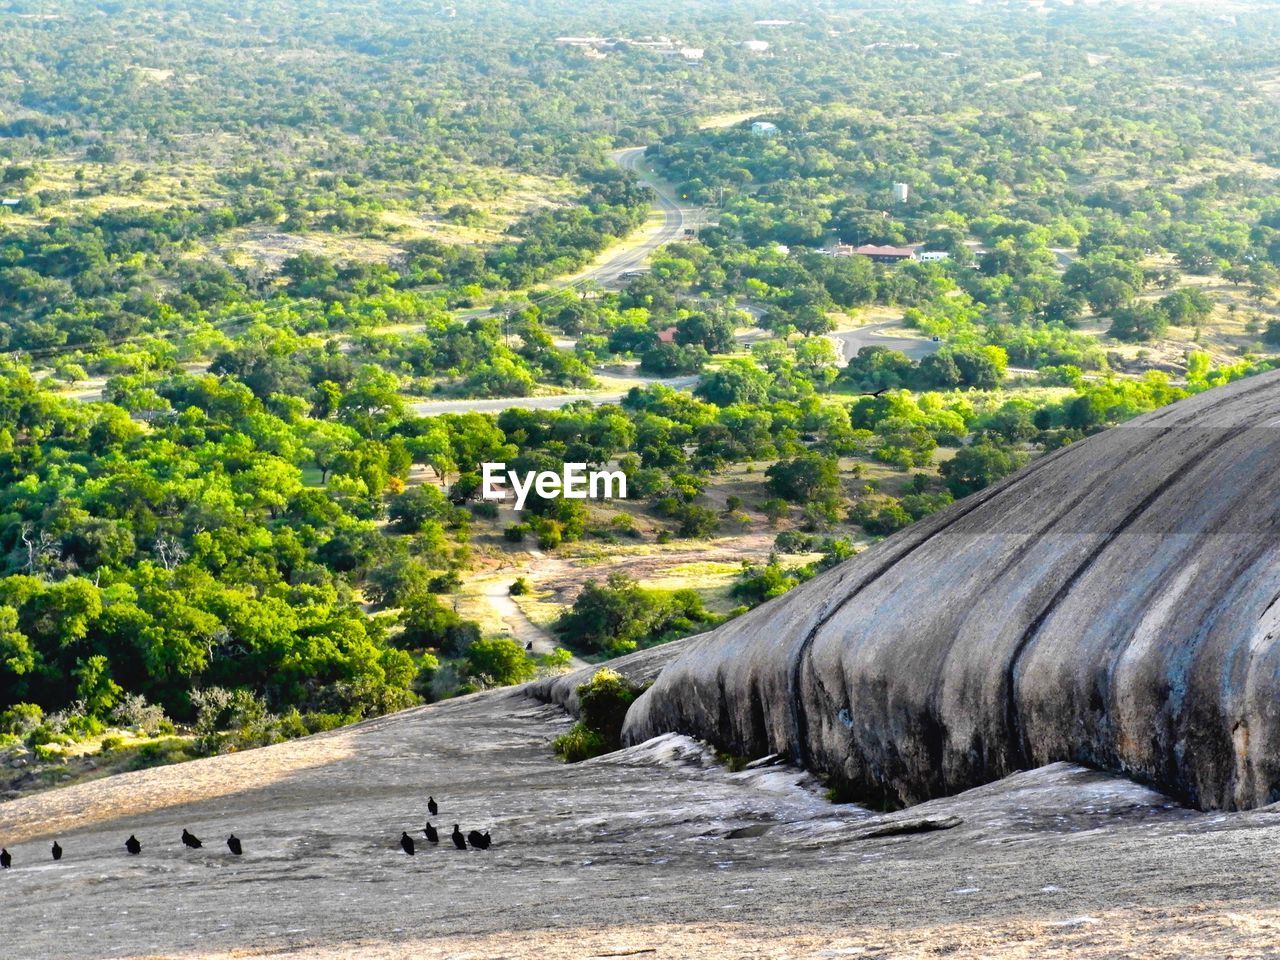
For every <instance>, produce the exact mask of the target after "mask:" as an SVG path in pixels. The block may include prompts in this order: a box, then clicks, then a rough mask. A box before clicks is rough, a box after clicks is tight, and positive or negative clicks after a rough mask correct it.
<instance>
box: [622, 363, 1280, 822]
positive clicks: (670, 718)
mask: <svg viewBox="0 0 1280 960" xmlns="http://www.w3.org/2000/svg"><path fill="white" fill-rule="evenodd" d="M1278 423H1280V372H1273V373H1267V374H1264V375H1261V376H1258V377H1254V378H1250V379H1246V380H1241V381H1237V382H1235V383H1232V384H1229V385H1227V386H1224V387H1220V388H1218V389H1215V390H1211V391H1207V392H1205V393H1202V394H1199V395H1197V396H1195V397H1192V398H1190V399H1187V400H1183V401H1181V402H1179V403H1176V404H1173V405H1171V406H1169V407H1166V408H1164V409H1161V410H1158V411H1155V412H1153V413H1150V414H1148V415H1146V416H1143V417H1140V418H1138V419H1136V420H1133V421H1130V422H1128V423H1126V424H1124V425H1122V426H1119V427H1116V428H1114V429H1111V430H1108V431H1106V432H1104V433H1101V434H1098V435H1096V436H1094V437H1091V438H1089V439H1088V440H1085V441H1083V442H1081V443H1077V444H1074V445H1072V446H1070V447H1067V448H1064V449H1062V450H1059V451H1057V452H1055V453H1053V454H1050V455H1048V456H1045V457H1043V458H1041V459H1039V460H1037V461H1036V462H1034V463H1033V464H1032V465H1030V466H1029V467H1028V468H1026V469H1024V470H1022V471H1021V472H1019V473H1017V474H1015V475H1013V476H1011V477H1009V478H1006V479H1005V480H1003V481H1001V482H1000V483H998V484H995V485H993V486H992V487H989V488H988V489H986V490H984V491H982V492H980V493H978V494H975V495H974V496H972V497H969V498H967V499H965V500H963V501H960V502H958V503H956V504H953V505H952V506H951V507H949V508H948V509H946V510H944V511H941V512H940V513H938V514H935V515H933V516H932V517H929V518H927V519H926V520H924V521H921V522H920V523H917V524H915V525H913V526H912V527H909V528H908V529H906V530H903V531H902V532H900V533H898V534H896V535H894V536H892V537H890V538H888V539H887V540H885V541H883V542H882V543H879V544H877V545H876V546H875V547H873V548H871V549H869V550H866V551H865V552H863V553H861V554H860V555H858V556H857V557H854V558H853V559H851V560H849V561H847V562H845V563H844V564H842V565H840V566H839V567H836V568H834V569H832V570H830V571H828V572H826V573H825V574H823V575H822V576H820V577H817V578H815V579H814V580H811V581H809V582H808V583H806V584H804V585H803V586H801V587H799V588H797V589H795V590H793V591H791V592H790V593H788V594H786V595H785V596H783V597H780V598H778V599H777V600H774V601H772V602H770V603H768V604H765V605H764V606H762V607H759V608H757V609H756V610H754V611H752V612H751V613H749V614H747V615H745V616H742V617H740V618H738V619H736V620H734V621H731V622H730V623H728V624H725V625H724V626H723V627H720V628H719V629H718V630H715V631H713V632H711V633H710V634H708V635H706V637H705V638H703V639H701V640H700V641H699V642H698V643H697V644H694V645H690V646H687V647H686V648H684V649H683V650H682V651H680V652H679V653H678V654H677V655H676V656H674V658H673V659H672V660H671V662H669V663H668V664H667V665H666V666H665V667H664V668H663V669H662V671H661V672H660V673H659V675H658V677H657V680H656V682H655V683H654V685H653V687H652V688H651V689H650V690H649V691H648V692H647V693H645V694H644V696H643V697H641V698H640V699H639V700H638V701H637V702H636V704H635V705H634V706H633V707H632V710H631V712H630V714H629V715H628V718H627V725H626V729H625V731H624V736H625V738H626V740H627V742H630V743H636V742H639V741H642V740H644V739H646V738H648V737H651V736H655V735H657V734H661V733H667V732H679V733H687V734H692V735H695V736H698V737H702V738H704V739H707V740H709V741H711V742H713V743H715V744H717V745H719V746H721V747H723V748H725V749H728V750H730V751H732V752H734V753H737V754H740V755H745V756H750V757H758V756H763V755H766V754H770V753H787V754H790V755H792V756H793V757H794V758H795V759H796V760H798V761H799V762H800V763H802V764H803V765H805V766H807V767H809V768H810V769H813V770H815V771H816V772H819V773H821V774H824V775H825V776H827V777H828V778H830V779H831V781H832V782H833V783H835V784H836V785H838V786H840V787H843V788H845V789H846V790H847V791H848V792H849V793H851V794H852V795H854V796H863V797H867V798H871V799H880V800H885V801H889V802H896V803H915V802H919V801H923V800H926V799H929V798H932V797H936V796H941V795H948V794H952V793H956V792H959V791H961V790H965V789H968V788H970V787H974V786H977V785H980V784H982V783H986V782H989V781H992V780H995V779H998V778H1000V777H1003V776H1006V775H1008V774H1010V773H1012V772H1014V771H1016V770H1019V769H1025V768H1030V767H1035V766H1040V765H1043V764H1047V763H1052V762H1055V761H1061V760H1067V761H1074V762H1077V763H1084V764H1088V765H1092V766H1095V767H1098V768H1102V769H1105V770H1110V771H1115V772H1119V773H1124V774H1128V775H1130V776H1133V777H1135V778H1136V779H1139V780H1142V781H1145V782H1148V783H1151V784H1154V785H1156V786H1158V787H1160V788H1161V789H1164V790H1166V791H1168V792H1171V793H1173V794H1174V795H1176V796H1179V797H1181V798H1183V799H1184V800H1186V801H1188V802H1190V803H1192V804H1194V805H1197V806H1200V807H1203V808H1225V809H1236V808H1251V807H1256V806H1260V805H1263V804H1267V803H1271V802H1274V801H1276V800H1277V799H1280V642H1277V633H1278V632H1280V606H1278V605H1277V600H1278V599H1280V538H1278V537H1277V529H1278V523H1280V429H1277V424H1278Z"/></svg>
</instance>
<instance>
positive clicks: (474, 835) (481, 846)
mask: <svg viewBox="0 0 1280 960" xmlns="http://www.w3.org/2000/svg"><path fill="white" fill-rule="evenodd" d="M467 843H469V844H471V849H473V850H488V849H489V840H488V838H487V837H486V836H485V835H484V834H483V833H481V832H480V831H479V830H472V831H471V832H470V833H468V834H467Z"/></svg>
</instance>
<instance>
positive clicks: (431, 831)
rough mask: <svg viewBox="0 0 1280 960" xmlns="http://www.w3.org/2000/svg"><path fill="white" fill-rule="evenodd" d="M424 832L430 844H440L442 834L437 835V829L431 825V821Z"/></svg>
mask: <svg viewBox="0 0 1280 960" xmlns="http://www.w3.org/2000/svg"><path fill="white" fill-rule="evenodd" d="M422 832H423V833H425V834H426V835H427V842H428V843H439V842H440V834H438V833H436V828H435V827H433V826H432V825H431V821H430V820H428V821H427V829H425V830H423V831H422Z"/></svg>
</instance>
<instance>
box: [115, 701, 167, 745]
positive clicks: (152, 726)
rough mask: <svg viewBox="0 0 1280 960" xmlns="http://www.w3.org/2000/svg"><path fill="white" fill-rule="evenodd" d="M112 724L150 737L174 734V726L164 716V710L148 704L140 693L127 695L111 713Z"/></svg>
mask: <svg viewBox="0 0 1280 960" xmlns="http://www.w3.org/2000/svg"><path fill="white" fill-rule="evenodd" d="M111 722H112V723H114V724H116V725H117V726H120V727H125V728H127V729H130V730H140V731H142V732H143V733H145V734H146V735H147V736H149V737H154V736H156V735H157V734H159V733H165V732H166V728H167V732H170V733H172V732H173V724H172V723H170V722H169V720H168V718H166V717H165V715H164V708H163V707H160V706H158V705H156V704H150V703H147V698H146V697H144V696H142V694H140V693H126V694H124V695H123V696H122V697H121V698H120V702H119V703H117V704H116V705H115V709H113V710H112V711H111Z"/></svg>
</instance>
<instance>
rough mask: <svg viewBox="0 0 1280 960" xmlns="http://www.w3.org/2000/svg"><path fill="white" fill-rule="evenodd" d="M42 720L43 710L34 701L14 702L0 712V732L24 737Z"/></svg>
mask: <svg viewBox="0 0 1280 960" xmlns="http://www.w3.org/2000/svg"><path fill="white" fill-rule="evenodd" d="M42 720H44V711H43V710H41V709H40V707H39V706H37V705H36V704H34V703H15V704H14V705H13V706H12V707H10V708H9V709H8V710H5V711H4V712H3V713H0V732H4V733H13V734H17V735H18V736H20V737H25V736H26V735H27V734H29V733H30V732H31V731H32V730H34V729H35V728H36V727H38V726H40V723H41V721H42Z"/></svg>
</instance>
